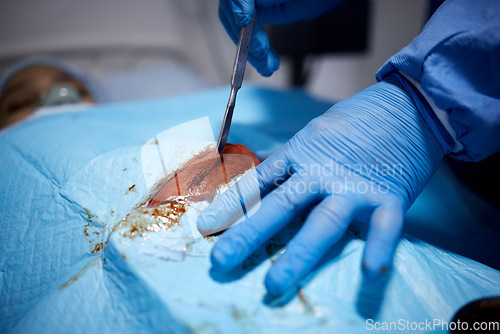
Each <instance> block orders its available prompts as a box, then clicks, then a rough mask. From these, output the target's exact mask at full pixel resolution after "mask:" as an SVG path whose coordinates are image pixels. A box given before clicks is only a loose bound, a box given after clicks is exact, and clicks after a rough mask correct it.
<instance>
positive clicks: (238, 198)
mask: <svg viewBox="0 0 500 334" xmlns="http://www.w3.org/2000/svg"><path fill="white" fill-rule="evenodd" d="M289 166H290V163H289V161H288V158H287V157H286V156H285V155H284V154H283V149H282V148H281V149H279V150H278V151H277V152H275V153H273V154H272V155H271V156H270V157H269V158H268V159H266V160H265V161H263V162H262V163H261V164H260V165H258V166H257V167H255V169H253V170H252V171H250V172H248V173H247V174H246V175H244V176H243V177H242V178H241V179H240V180H239V181H238V182H237V184H236V185H234V186H233V187H231V188H230V189H229V190H227V191H226V192H225V193H224V194H222V195H221V196H219V197H218V198H216V199H215V200H214V201H213V202H212V204H210V206H209V207H208V208H207V209H205V210H204V211H203V212H202V214H201V215H200V217H199V218H198V222H197V225H198V230H199V231H200V233H201V234H202V235H210V234H213V233H215V232H218V231H221V230H223V229H225V228H227V227H228V226H231V225H232V224H233V223H234V222H235V221H236V220H237V219H238V218H240V216H242V215H243V213H244V210H243V209H242V203H243V204H245V206H247V205H246V204H247V203H256V202H258V200H260V198H261V197H263V196H265V195H266V194H267V193H269V192H271V191H272V190H273V189H275V188H276V187H277V186H279V185H280V184H282V183H283V182H284V181H285V180H286V179H288V178H289V177H290V175H291V171H289ZM249 209H250V208H249V207H246V208H245V211H246V210H249Z"/></svg>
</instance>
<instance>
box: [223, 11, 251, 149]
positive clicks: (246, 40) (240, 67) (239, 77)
mask: <svg viewBox="0 0 500 334" xmlns="http://www.w3.org/2000/svg"><path fill="white" fill-rule="evenodd" d="M254 24H255V16H254V18H253V19H252V21H250V23H249V24H248V26H246V27H243V28H241V31H240V38H239V40H238V48H237V50H236V59H235V60H234V65H233V74H232V76H231V93H230V95H229V100H228V102H227V106H226V112H225V113H224V119H223V120H222V125H221V128H220V132H219V139H218V140H217V154H220V152H222V150H223V149H224V146H225V145H226V142H227V137H228V136H229V129H230V127H231V121H232V119H233V111H234V106H235V104H236V94H237V93H238V90H239V89H240V87H241V84H242V83H243V76H244V75H245V67H246V64H247V58H248V51H249V49H250V41H251V40H252V33H253V27H254Z"/></svg>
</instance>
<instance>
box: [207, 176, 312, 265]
mask: <svg viewBox="0 0 500 334" xmlns="http://www.w3.org/2000/svg"><path fill="white" fill-rule="evenodd" d="M307 184H309V183H308V182H307V181H306V180H304V178H303V177H301V176H299V175H298V174H294V175H292V177H291V178H289V179H288V180H287V181H286V182H285V183H284V184H282V185H281V186H280V187H278V188H277V189H275V190H274V191H273V192H271V193H270V194H269V195H267V196H266V197H265V198H264V199H263V200H262V203H261V206H260V208H259V210H258V211H257V212H256V213H255V214H254V215H253V216H251V217H250V218H249V219H247V220H246V221H244V222H243V223H241V224H239V225H237V226H234V227H233V228H231V229H229V230H227V231H226V233H224V235H223V236H222V237H221V238H220V240H219V241H218V242H217V243H216V244H215V246H214V247H213V249H212V265H213V266H214V268H216V269H218V270H222V271H227V270H231V269H233V268H234V267H235V266H237V265H239V264H240V263H242V262H243V260H245V259H246V258H247V257H248V256H249V255H251V254H252V253H253V252H254V251H255V250H256V249H257V248H258V247H259V246H261V245H262V244H263V243H264V242H265V241H266V240H267V239H269V238H270V237H272V236H273V235H274V234H275V233H276V232H278V231H279V230H280V229H281V228H283V226H285V225H286V224H288V223H289V222H290V221H291V220H292V219H293V218H294V217H295V216H296V215H297V214H298V213H299V212H300V211H302V210H303V209H304V208H305V207H307V206H308V205H310V204H311V203H313V202H314V201H316V200H317V199H318V198H319V197H320V196H321V194H320V192H319V191H318V190H319V189H313V188H311V189H307V190H306V191H305V192H304V191H303V189H304V188H303V186H302V185H307Z"/></svg>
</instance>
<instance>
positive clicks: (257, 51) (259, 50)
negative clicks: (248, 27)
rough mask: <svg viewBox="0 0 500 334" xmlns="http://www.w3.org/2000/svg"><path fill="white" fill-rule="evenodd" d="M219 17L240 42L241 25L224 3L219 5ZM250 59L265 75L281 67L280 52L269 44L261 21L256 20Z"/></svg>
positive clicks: (232, 35) (236, 42) (235, 40)
mask: <svg viewBox="0 0 500 334" xmlns="http://www.w3.org/2000/svg"><path fill="white" fill-rule="evenodd" d="M219 18H220V21H221V22H222V25H223V26H224V29H226V31H227V33H228V35H229V37H230V38H231V40H232V41H233V42H234V43H235V44H238V38H239V34H240V27H238V26H237V25H236V23H235V22H234V20H233V19H232V13H231V11H229V10H228V9H227V8H226V9H225V7H223V6H222V5H221V6H219ZM248 61H249V62H250V64H252V66H253V67H254V68H255V69H256V70H257V71H258V72H259V73H260V74H261V75H262V76H265V77H269V76H271V74H273V72H274V71H276V70H277V69H278V68H279V63H280V62H279V57H278V53H277V52H276V51H275V50H274V49H273V48H272V47H271V46H270V45H269V37H268V36H267V33H266V31H265V29H264V27H263V26H262V24H261V23H259V22H255V26H254V31H253V34H252V42H251V43H250V52H249V55H248Z"/></svg>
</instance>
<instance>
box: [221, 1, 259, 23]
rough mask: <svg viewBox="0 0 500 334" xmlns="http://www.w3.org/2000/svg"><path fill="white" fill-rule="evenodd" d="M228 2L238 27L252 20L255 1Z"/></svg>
mask: <svg viewBox="0 0 500 334" xmlns="http://www.w3.org/2000/svg"><path fill="white" fill-rule="evenodd" d="M225 2H227V0H225ZM230 3H231V11H232V12H233V14H234V18H235V22H236V24H237V25H238V26H240V27H246V26H247V25H248V24H249V23H250V21H252V18H253V15H254V13H255V1H254V0H230Z"/></svg>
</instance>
